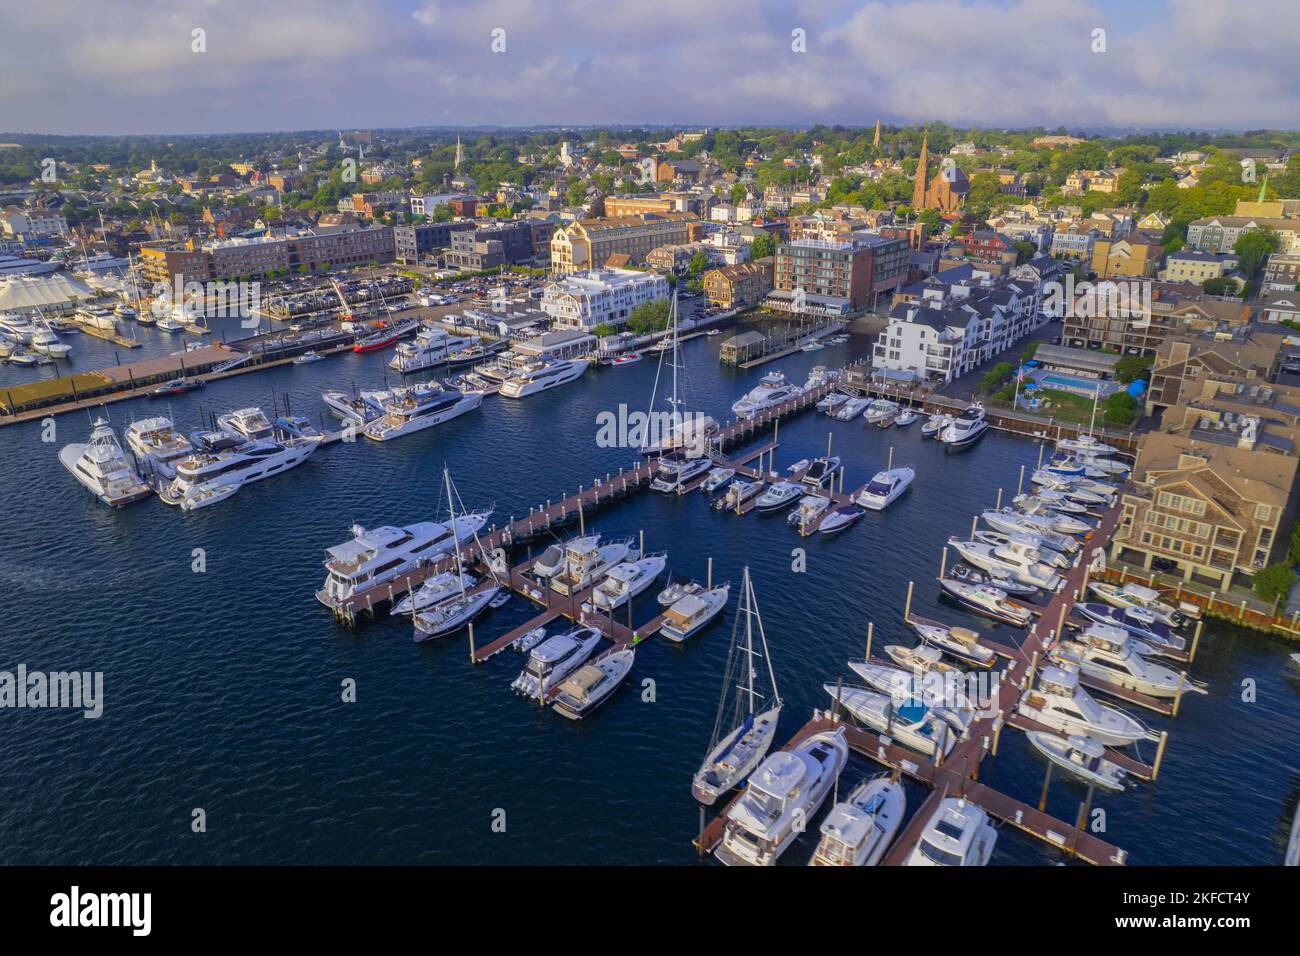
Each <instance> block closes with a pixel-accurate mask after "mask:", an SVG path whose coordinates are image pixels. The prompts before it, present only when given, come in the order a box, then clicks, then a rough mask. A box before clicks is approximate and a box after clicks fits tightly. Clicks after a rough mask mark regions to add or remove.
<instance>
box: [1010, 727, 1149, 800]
mask: <svg viewBox="0 0 1300 956" xmlns="http://www.w3.org/2000/svg"><path fill="white" fill-rule="evenodd" d="M1025 736H1026V737H1028V738H1029V743H1030V744H1032V745H1033V748H1034V749H1035V750H1037V751H1038V752H1039V753H1040V754H1042V755H1043V756H1044V757H1046V758H1047V759H1048V760H1050V761H1051V762H1052V763H1054V764H1056V765H1057V766H1058V767H1064V768H1065V769H1066V770H1068V771H1069V772H1070V773H1072V774H1073V775H1074V776H1076V777H1079V778H1080V779H1081V780H1085V781H1087V782H1088V783H1092V784H1096V785H1097V786H1098V787H1101V788H1102V789H1103V790H1110V791H1113V792H1119V791H1120V790H1123V789H1124V785H1125V779H1124V778H1125V773H1126V772H1125V770H1124V768H1123V767H1121V766H1120V765H1119V764H1117V763H1115V762H1114V761H1111V760H1107V759H1106V748H1105V747H1103V746H1102V745H1101V744H1099V743H1097V741H1095V740H1093V739H1091V738H1089V737H1084V736H1080V735H1079V734H1071V735H1070V736H1068V737H1060V736H1057V735H1056V734H1052V733H1048V732H1047V731H1045V730H1029V731H1026V732H1025Z"/></svg>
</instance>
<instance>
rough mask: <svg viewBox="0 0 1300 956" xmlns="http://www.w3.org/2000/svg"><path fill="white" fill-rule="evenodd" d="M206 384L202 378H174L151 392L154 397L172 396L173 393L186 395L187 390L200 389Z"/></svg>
mask: <svg viewBox="0 0 1300 956" xmlns="http://www.w3.org/2000/svg"><path fill="white" fill-rule="evenodd" d="M206 384H207V383H206V382H205V381H204V380H203V379H201V378H174V379H172V380H171V381H170V382H167V383H165V384H163V385H159V386H158V387H157V388H155V389H154V390H153V391H151V392H150V393H149V394H150V395H151V396H153V397H154V398H171V397H172V396H173V395H184V394H185V393H186V392H192V391H194V390H196V389H200V388H202V387H203V386H204V385H206Z"/></svg>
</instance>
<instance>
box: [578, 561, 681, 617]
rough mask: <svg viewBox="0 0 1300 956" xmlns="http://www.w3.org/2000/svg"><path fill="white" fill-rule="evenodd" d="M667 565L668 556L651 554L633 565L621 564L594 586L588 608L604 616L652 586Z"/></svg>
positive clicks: (628, 563)
mask: <svg viewBox="0 0 1300 956" xmlns="http://www.w3.org/2000/svg"><path fill="white" fill-rule="evenodd" d="M667 564H668V556H667V555H665V554H651V555H647V556H646V557H644V558H639V559H638V560H636V561H625V562H623V563H622V564H620V565H618V566H617V567H615V568H614V569H613V570H611V571H610V572H609V573H608V574H607V575H605V577H604V578H603V579H602V580H601V582H600V583H599V584H598V585H596V589H595V590H594V591H592V592H591V604H590V608H591V609H592V610H595V611H601V612H604V613H610V612H612V611H615V610H617V609H618V608H620V607H622V606H623V605H624V604H626V603H627V602H628V601H630V600H632V598H634V597H636V596H637V595H638V594H640V593H641V592H642V591H644V590H646V588H648V587H650V585H652V584H654V583H655V580H656V579H657V578H658V577H659V575H661V574H663V573H664V568H665V567H666V566H667ZM586 606H587V605H584V607H586Z"/></svg>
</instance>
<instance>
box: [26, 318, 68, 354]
mask: <svg viewBox="0 0 1300 956" xmlns="http://www.w3.org/2000/svg"><path fill="white" fill-rule="evenodd" d="M30 344H31V349H32V351H33V352H36V353H38V354H40V355H48V356H49V357H50V358H52V359H66V358H67V357H68V356H69V355H71V354H72V346H71V345H68V344H66V343H65V342H63V341H62V340H61V339H60V338H59V337H58V336H57V335H55V334H54V332H52V331H51V330H50V327H49V326H48V325H46V326H44V327H37V328H36V330H35V331H33V332H32V337H31V342H30Z"/></svg>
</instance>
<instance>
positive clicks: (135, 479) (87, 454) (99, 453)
mask: <svg viewBox="0 0 1300 956" xmlns="http://www.w3.org/2000/svg"><path fill="white" fill-rule="evenodd" d="M59 462H60V464H62V465H63V467H64V468H66V469H68V471H70V472H72V476H73V477H74V478H76V479H77V480H78V481H79V482H81V483H82V485H84V486H85V487H86V488H87V489H89V490H90V491H91V492H92V493H93V494H94V495H95V497H96V498H98V499H99V500H100V501H102V502H104V504H106V505H108V506H110V507H112V508H118V507H121V506H122V505H126V504H130V503H131V502H132V501H139V500H140V499H141V498H147V497H148V496H149V494H150V491H149V486H148V485H146V484H145V483H144V482H143V481H141V480H140V476H139V475H138V474H137V473H136V470H135V467H134V466H133V465H132V464H131V461H130V459H129V458H128V457H127V454H126V452H125V451H123V450H122V446H121V445H120V444H118V441H117V435H116V434H114V432H113V428H112V426H111V425H109V423H108V422H107V421H106V420H104V419H102V418H97V419H96V420H95V427H94V430H92V431H91V433H90V441H88V442H84V443H74V444H71V445H64V446H63V448H61V449H60V450H59Z"/></svg>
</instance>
